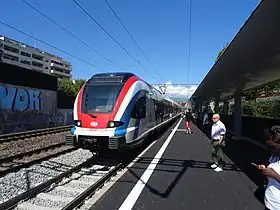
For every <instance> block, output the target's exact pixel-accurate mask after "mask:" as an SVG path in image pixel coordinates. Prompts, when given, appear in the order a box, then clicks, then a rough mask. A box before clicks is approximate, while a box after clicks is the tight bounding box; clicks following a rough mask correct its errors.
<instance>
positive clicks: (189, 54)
mask: <svg viewBox="0 0 280 210" xmlns="http://www.w3.org/2000/svg"><path fill="white" fill-rule="evenodd" d="M189 7H190V12H189V40H188V42H189V47H188V71H187V78H188V84H190V72H191V36H192V0H189Z"/></svg>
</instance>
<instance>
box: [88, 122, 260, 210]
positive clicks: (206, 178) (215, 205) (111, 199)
mask: <svg viewBox="0 0 280 210" xmlns="http://www.w3.org/2000/svg"><path fill="white" fill-rule="evenodd" d="M191 128H192V131H193V134H191V135H186V134H185V129H184V121H181V120H179V121H177V122H176V123H174V124H173V125H172V126H171V128H170V129H169V130H167V131H166V132H165V133H164V135H162V136H161V138H160V139H158V140H157V141H156V142H154V143H153V144H152V146H150V148H149V149H147V151H146V152H145V153H144V154H141V157H139V159H138V160H137V161H136V162H135V163H134V164H132V165H131V166H129V167H128V168H127V169H126V170H127V171H126V172H125V173H124V174H123V175H122V176H121V177H120V178H119V179H117V180H115V182H114V184H113V185H112V186H111V187H110V188H109V189H108V190H107V191H106V192H105V193H104V194H103V195H102V196H101V197H100V198H99V199H98V200H97V201H96V202H95V203H94V205H93V206H92V207H91V209H94V210H108V209H110V210H114V209H121V210H124V209H125V210H129V209H147V210H153V209H161V210H177V209H192V210H195V209H197V210H203V209H205V210H206V209H207V210H209V209H213V210H232V209H236V210H243V209H247V210H251V209H252V210H259V209H260V210H262V209H264V205H263V203H262V202H261V200H262V198H258V196H257V194H258V193H257V192H258V190H259V188H258V187H259V186H258V185H257V184H256V183H257V181H260V180H258V179H261V178H260V176H259V177H258V175H255V176H249V175H248V173H247V172H244V171H243V170H247V171H248V170H249V169H250V167H252V166H250V164H248V163H245V162H246V161H247V162H248V161H251V159H250V158H249V159H250V160H249V159H248V158H247V159H246V160H244V161H242V159H244V157H245V155H246V151H247V152H248V147H251V146H254V145H250V144H249V143H247V142H238V143H237V144H242V145H237V144H235V143H233V142H231V143H229V144H231V145H230V146H231V147H232V148H233V151H231V150H230V149H229V148H227V149H225V150H227V151H226V154H229V156H230V157H232V158H229V156H227V157H226V163H227V164H226V166H225V167H224V170H223V171H222V172H215V171H214V170H213V169H211V168H210V165H211V164H212V161H211V146H210V141H209V139H208V138H207V137H206V136H205V135H204V134H203V133H202V132H201V131H200V130H199V129H198V127H196V126H195V125H192V127H191ZM169 141H170V142H169ZM168 142H169V144H168ZM227 147H228V146H227ZM260 152H262V151H260ZM233 154H238V155H236V156H235V155H233ZM237 157H239V159H238V158H237ZM255 157H258V155H257V154H255ZM253 158H254V157H253ZM234 161H236V162H238V163H237V164H236V163H235V162H234ZM259 161H261V160H259ZM242 163H243V164H242ZM239 166H241V168H240V167H239ZM256 173H257V172H255V174H256ZM249 177H250V178H249Z"/></svg>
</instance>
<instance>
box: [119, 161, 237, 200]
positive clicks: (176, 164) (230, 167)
mask: <svg viewBox="0 0 280 210" xmlns="http://www.w3.org/2000/svg"><path fill="white" fill-rule="evenodd" d="M153 159H154V158H146V157H141V158H139V159H138V161H137V162H136V164H134V165H133V166H132V167H130V168H128V171H129V172H130V173H131V174H132V175H133V176H134V177H136V178H137V180H141V176H139V175H137V174H136V173H135V172H134V171H133V169H142V170H145V169H146V168H147V167H145V166H146V165H148V164H150V163H151V162H152V160H153ZM142 164H143V165H145V166H143V167H141V165H142ZM211 164H212V163H211V162H205V161H197V160H177V159H165V158H161V159H159V161H158V163H157V167H156V168H155V170H154V171H157V172H160V171H161V172H169V173H176V174H177V175H176V177H175V179H173V181H172V182H171V183H170V184H169V186H168V187H167V188H166V190H165V191H164V192H159V191H158V190H157V189H155V188H153V187H151V186H150V185H149V184H148V183H146V187H147V189H149V191H150V192H152V193H154V194H155V195H159V196H161V197H162V198H167V197H168V196H169V195H170V194H171V192H172V191H173V189H174V188H175V186H176V185H177V184H178V182H179V181H180V179H181V177H182V176H183V174H184V173H185V172H186V170H187V169H188V168H189V169H190V168H199V169H206V170H213V169H211V167H210V165H211ZM162 166H164V167H165V168H164V169H160V168H161V167H162ZM168 167H170V168H172V169H167V168H168ZM174 168H175V169H174ZM224 171H241V170H240V169H238V168H237V167H236V165H234V164H226V165H225V166H224ZM118 182H131V181H118ZM134 184H136V183H134Z"/></svg>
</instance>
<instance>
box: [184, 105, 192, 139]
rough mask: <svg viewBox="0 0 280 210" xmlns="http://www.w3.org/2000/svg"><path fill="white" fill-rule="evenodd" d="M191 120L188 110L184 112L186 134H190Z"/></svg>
mask: <svg viewBox="0 0 280 210" xmlns="http://www.w3.org/2000/svg"><path fill="white" fill-rule="evenodd" d="M191 118H192V115H191V111H190V110H189V109H188V110H187V111H186V114H185V120H186V129H187V131H186V134H191V133H192V132H191Z"/></svg>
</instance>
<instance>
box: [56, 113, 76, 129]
mask: <svg viewBox="0 0 280 210" xmlns="http://www.w3.org/2000/svg"><path fill="white" fill-rule="evenodd" d="M56 116H57V121H58V122H59V123H60V124H61V125H70V124H74V118H73V109H58V110H57V115H56Z"/></svg>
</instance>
